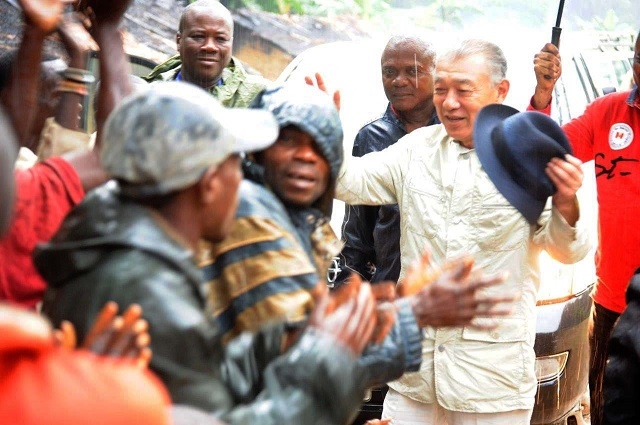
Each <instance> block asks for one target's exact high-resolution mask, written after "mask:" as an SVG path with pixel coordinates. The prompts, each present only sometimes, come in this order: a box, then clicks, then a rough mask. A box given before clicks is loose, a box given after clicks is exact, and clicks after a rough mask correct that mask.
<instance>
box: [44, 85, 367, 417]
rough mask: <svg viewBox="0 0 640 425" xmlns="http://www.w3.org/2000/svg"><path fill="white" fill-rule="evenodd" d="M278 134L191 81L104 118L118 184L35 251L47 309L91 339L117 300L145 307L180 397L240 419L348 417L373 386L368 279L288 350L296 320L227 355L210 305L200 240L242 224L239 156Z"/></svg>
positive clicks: (168, 378)
mask: <svg viewBox="0 0 640 425" xmlns="http://www.w3.org/2000/svg"><path fill="white" fill-rule="evenodd" d="M247 123H251V126H250V127H247ZM276 134H277V126H276V125H275V123H274V122H273V117H272V116H271V115H270V114H268V113H266V112H264V111H248V110H226V109H224V108H222V107H221V106H220V104H219V103H218V102H217V101H216V100H215V99H214V98H213V97H212V96H210V95H208V94H207V93H206V92H205V91H203V90H201V89H199V88H196V87H195V86H193V85H189V84H186V83H180V82H168V83H163V84H157V85H154V86H153V87H151V88H149V89H148V90H146V91H144V92H142V93H138V94H136V95H133V96H131V97H129V98H128V99H127V100H125V101H124V102H123V103H122V104H121V105H119V106H118V107H117V108H116V109H115V110H114V112H113V113H112V114H111V115H110V117H109V119H108V121H107V123H106V125H105V131H104V140H105V148H103V152H102V158H101V159H102V164H103V166H104V167H105V169H106V170H107V171H108V172H109V174H110V175H111V176H112V177H113V178H114V179H115V180H116V182H110V183H108V184H107V185H105V186H102V187H100V188H99V189H97V190H95V191H94V192H92V193H90V194H89V195H88V196H87V197H86V199H85V200H84V201H83V202H82V203H81V204H80V205H79V206H78V207H77V208H76V209H74V210H73V211H72V213H71V214H70V215H69V216H68V217H67V218H66V219H65V221H64V223H63V225H62V227H61V229H60V230H59V232H58V233H57V234H56V235H55V236H54V238H53V239H52V240H51V242H49V243H47V244H45V245H43V246H41V247H39V249H38V252H37V253H36V255H35V263H36V265H37V267H38V270H39V272H40V273H41V274H42V275H43V277H44V278H45V279H46V280H47V281H48V283H49V289H48V291H47V293H46V294H45V302H44V306H43V311H44V312H45V313H46V314H47V315H48V316H49V317H50V318H51V319H52V321H53V322H54V324H59V323H60V322H61V321H62V320H70V321H71V322H72V323H73V324H74V325H75V327H76V329H77V331H78V334H79V338H83V337H84V335H85V333H86V332H87V330H88V328H89V326H90V324H91V323H92V321H93V320H94V318H95V316H96V315H97V313H98V311H99V310H100V308H101V307H102V306H103V305H104V303H105V302H106V301H108V300H113V301H115V302H117V303H118V304H119V306H120V308H121V309H124V308H126V307H127V306H128V305H129V304H131V303H137V304H140V306H141V307H142V309H143V312H144V318H145V319H146V320H147V322H148V323H149V333H150V336H151V349H152V350H153V358H152V360H151V363H150V368H151V369H152V370H153V371H154V372H155V373H156V374H158V376H159V377H160V378H161V379H162V381H163V382H164V384H165V385H166V386H167V388H168V390H169V392H170V394H171V397H172V401H173V402H174V403H177V404H187V405H191V406H195V407H198V408H200V409H202V410H205V411H207V412H211V413H214V414H215V415H216V416H217V417H219V418H221V419H222V420H224V421H226V422H228V423H231V424H265V423H278V424H287V423H288V424H314V423H317V424H343V423H346V422H347V421H348V420H349V418H351V417H352V414H353V413H354V412H355V410H356V409H357V406H358V404H359V401H360V400H361V397H362V394H363V390H364V383H363V381H364V379H363V375H362V371H361V369H360V368H358V367H357V364H356V361H355V359H356V357H357V356H358V355H359V354H360V352H361V351H362V350H363V348H364V345H365V344H366V343H367V342H368V340H369V339H370V338H371V335H372V327H371V326H370V325H368V323H370V322H371V321H375V319H374V316H373V312H374V301H373V298H372V295H371V291H370V289H368V287H367V286H365V285H363V286H362V287H361V288H360V291H359V292H358V298H357V301H356V302H355V304H354V303H350V304H343V305H341V306H340V307H339V308H338V309H337V310H335V312H334V313H333V314H325V311H324V310H321V309H320V310H316V311H315V312H316V313H317V314H318V315H319V316H317V318H316V320H315V321H314V322H313V323H312V324H311V325H310V326H309V327H307V328H306V329H305V331H304V332H303V333H302V334H301V335H300V337H299V338H298V339H297V341H296V342H295V343H294V344H293V346H292V347H291V348H290V349H289V351H287V352H286V353H285V354H282V355H281V352H282V347H283V337H284V334H283V326H281V325H280V326H278V325H274V326H273V327H271V328H269V329H265V330H263V331H261V332H260V333H258V334H256V335H253V336H252V335H243V336H242V337H240V338H238V340H236V341H235V343H234V344H232V345H230V346H229V347H228V349H227V350H226V351H225V350H224V349H223V347H222V345H221V342H220V334H219V332H218V328H217V327H216V325H215V322H214V321H213V320H212V319H211V317H210V316H209V315H208V314H206V312H205V294H206V288H205V287H204V285H203V282H202V279H201V275H200V272H199V270H198V269H197V267H196V264H195V260H194V257H193V251H194V250H195V248H196V246H197V243H198V240H199V239H200V238H202V237H206V238H208V239H210V240H221V239H223V238H224V237H225V236H226V234H227V233H228V231H229V227H230V223H231V220H232V218H233V214H234V212H235V209H236V206H237V188H238V185H239V183H240V180H241V176H242V174H241V169H240V156H239V155H238V152H240V151H251V150H255V149H260V148H264V147H265V146H267V145H268V144H269V143H272V141H273V140H274V139H275V137H276ZM367 291H369V292H367ZM318 311H319V313H318ZM325 323H326V325H325ZM360 323H362V324H363V325H360ZM329 326H331V327H335V330H331V328H330V327H329Z"/></svg>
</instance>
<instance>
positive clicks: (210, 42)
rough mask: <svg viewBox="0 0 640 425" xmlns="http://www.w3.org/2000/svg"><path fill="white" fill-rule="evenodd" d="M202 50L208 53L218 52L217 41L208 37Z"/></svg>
mask: <svg viewBox="0 0 640 425" xmlns="http://www.w3.org/2000/svg"><path fill="white" fill-rule="evenodd" d="M202 49H204V50H207V51H218V45H217V44H216V41H215V39H214V38H213V37H207V38H205V40H204V44H203V45H202Z"/></svg>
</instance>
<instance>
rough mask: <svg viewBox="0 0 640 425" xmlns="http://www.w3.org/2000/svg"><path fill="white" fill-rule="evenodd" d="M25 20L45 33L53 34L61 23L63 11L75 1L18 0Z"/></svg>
mask: <svg viewBox="0 0 640 425" xmlns="http://www.w3.org/2000/svg"><path fill="white" fill-rule="evenodd" d="M18 2H19V3H20V6H22V11H23V14H24V18H25V20H26V21H27V22H28V23H29V24H31V25H33V26H35V27H37V28H39V29H40V30H42V31H43V32H44V33H47V34H49V33H51V32H53V31H54V30H55V29H56V27H57V26H58V22H60V17H61V14H62V10H63V8H64V6H65V5H67V4H71V3H73V0H18Z"/></svg>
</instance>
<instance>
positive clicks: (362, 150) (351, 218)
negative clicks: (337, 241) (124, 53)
mask: <svg viewBox="0 0 640 425" xmlns="http://www.w3.org/2000/svg"><path fill="white" fill-rule="evenodd" d="M439 122H440V121H439V120H438V117H437V116H436V115H435V114H434V115H433V116H432V118H431V119H430V120H429V122H428V123H426V124H425V125H433V124H438V123H439ZM406 134H407V131H406V129H405V128H404V125H403V124H402V122H400V120H399V119H398V117H397V116H396V115H395V113H394V112H393V110H392V109H391V104H390V103H389V104H388V105H387V110H386V111H385V113H384V115H383V116H382V117H381V118H378V119H376V120H374V121H372V122H370V123H369V124H367V125H365V126H364V127H362V128H361V129H360V131H359V132H358V134H357V135H356V138H355V140H354V142H353V150H352V152H351V153H352V155H353V156H357V157H361V156H364V155H366V154H368V153H370V152H378V151H381V150H383V149H386V148H388V147H389V146H391V145H393V144H394V143H396V142H397V141H398V140H399V139H400V138H402V137H403V136H405V135H406ZM342 239H343V240H344V242H345V245H344V247H343V248H342V252H341V254H340V269H341V272H340V274H339V275H338V277H337V279H336V282H335V285H336V286H339V285H341V284H342V283H344V280H345V279H346V278H347V277H349V275H350V274H351V273H352V272H355V273H358V274H359V275H361V276H362V277H363V278H364V279H366V280H369V281H370V282H373V283H375V282H381V281H385V280H391V281H394V282H395V281H397V280H398V276H399V275H400V214H399V212H398V205H397V204H394V205H382V206H367V205H348V204H347V205H345V211H344V221H343V223H342Z"/></svg>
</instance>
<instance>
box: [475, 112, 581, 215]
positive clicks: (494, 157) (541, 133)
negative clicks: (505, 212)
mask: <svg viewBox="0 0 640 425" xmlns="http://www.w3.org/2000/svg"><path fill="white" fill-rule="evenodd" d="M474 142H475V147H476V152H477V154H478V159H479V160H480V163H481V164H482V166H483V168H484V170H485V171H486V173H487V174H488V176H489V178H490V179H491V181H492V182H493V184H494V185H495V186H496V188H497V189H498V190H499V191H500V193H501V194H502V195H503V196H504V197H505V198H506V199H507V200H508V201H509V202H510V203H511V205H513V206H514V207H515V208H516V209H518V211H520V213H522V215H524V217H525V218H526V219H527V221H528V222H529V223H531V224H534V223H536V222H537V220H538V218H539V217H540V214H541V213H542V211H543V209H544V206H545V204H546V203H547V200H548V198H549V197H550V196H551V197H552V199H553V205H554V206H555V207H556V209H557V210H558V212H559V213H560V214H561V215H562V216H563V217H564V219H565V220H566V221H567V223H569V224H570V225H571V226H573V225H575V223H576V222H577V221H578V218H579V214H580V212H579V209H578V203H577V199H576V192H577V191H578V189H579V188H580V186H581V185H582V178H583V173H582V169H581V167H580V166H581V165H582V162H580V160H578V159H577V158H575V157H574V156H572V155H571V154H572V153H573V151H572V149H571V145H570V144H569V141H568V140H567V137H566V136H565V134H564V132H563V131H562V129H561V128H560V126H559V125H558V124H557V123H556V122H555V121H554V120H553V119H551V118H550V117H548V116H546V115H544V114H541V113H539V112H518V111H517V110H516V109H514V108H511V107H510V106H506V105H498V104H495V105H488V106H485V107H484V108H482V110H480V112H479V113H478V117H477V119H476V123H475V128H474Z"/></svg>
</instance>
